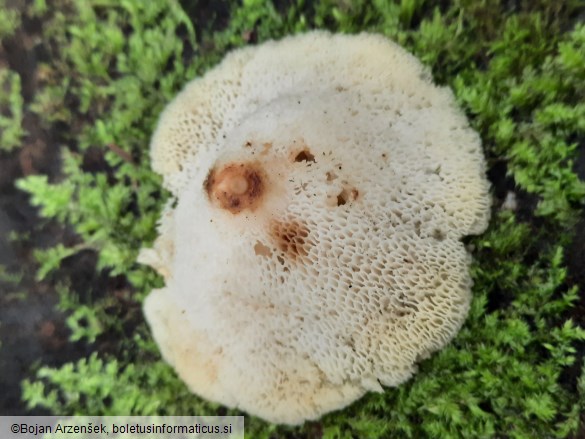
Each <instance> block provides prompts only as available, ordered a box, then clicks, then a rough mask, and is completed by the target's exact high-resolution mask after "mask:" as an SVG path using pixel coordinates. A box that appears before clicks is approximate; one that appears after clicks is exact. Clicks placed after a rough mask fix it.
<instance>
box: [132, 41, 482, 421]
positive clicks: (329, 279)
mask: <svg viewBox="0 0 585 439" xmlns="http://www.w3.org/2000/svg"><path fill="white" fill-rule="evenodd" d="M151 151H152V163H153V167H154V169H155V170H156V171H157V172H159V173H160V174H161V175H162V176H163V177H164V185H165V186H166V187H167V188H168V189H169V190H170V191H171V192H172V193H173V195H174V196H175V200H174V201H173V202H176V206H173V205H171V204H169V206H167V209H166V210H165V212H164V213H163V215H162V219H161V223H160V226H159V238H158V239H157V241H156V242H155V245H154V248H152V249H146V250H143V251H142V253H141V254H140V257H139V260H140V261H141V262H144V263H148V264H149V265H151V266H153V267H154V268H156V269H157V270H158V271H159V272H160V273H161V274H163V276H164V277H165V281H166V286H165V287H164V288H163V289H160V290H155V291H153V292H152V293H151V294H150V295H149V296H148V297H147V299H146V301H145V304H144V310H145V314H146V317H147V320H148V322H149V324H150V326H151V328H152V331H153V334H154V337H155V339H156V341H157V343H158V345H159V346H160V349H161V351H162V354H163V357H164V358H165V359H166V361H168V362H169V363H170V364H171V365H173V367H174V368H175V369H176V371H177V372H178V374H179V375H180V376H181V378H182V379H183V380H184V381H185V382H186V383H187V385H188V386H189V387H190V389H191V390H192V391H193V392H195V393H197V394H198V395H200V396H202V397H204V398H206V399H209V400H212V401H216V402H219V403H222V404H224V405H226V406H229V407H238V408H241V409H243V410H245V411H247V412H249V413H251V414H254V415H257V416H260V417H262V418H264V419H266V420H269V421H272V422H275V423H286V424H298V423H301V422H303V421H305V420H309V419H316V418H318V417H319V416H321V415H322V414H324V413H326V412H329V411H331V410H335V409H339V408H342V407H344V406H346V405H348V404H350V403H351V402H352V401H354V400H356V399H357V398H359V397H360V396H362V395H363V394H364V393H365V392H367V391H376V392H380V391H382V385H384V386H396V385H399V384H401V383H403V382H404V381H406V380H407V379H409V378H410V377H411V376H412V375H413V374H414V373H415V372H416V364H417V362H419V361H420V360H421V359H424V358H426V357H428V356H429V355H430V354H431V353H432V352H434V351H436V350H438V349H441V348H442V347H444V346H445V344H447V343H448V342H449V341H450V340H451V339H452V338H453V337H454V336H455V334H456V333H457V332H458V330H459V328H460V327H461V325H462V323H463V321H464V319H465V317H466V314H467V312H468V308H469V302H470V290H471V286H472V281H471V278H470V275H469V264H470V260H471V257H470V255H469V254H468V252H467V251H466V249H465V247H464V245H463V243H462V242H461V241H460V239H461V238H462V237H464V236H466V235H470V234H478V233H481V232H482V231H483V230H484V229H485V228H486V227H487V223H488V219H489V213H490V204H491V203H490V196H489V184H488V182H487V180H486V178H485V163H484V158H483V154H482V150H481V143H480V139H479V137H478V135H477V134H476V133H475V132H474V131H473V130H472V129H470V127H469V126H468V123H467V120H466V118H465V117H464V115H463V114H462V112H461V111H460V110H459V109H458V108H457V106H456V103H455V100H454V97H453V94H452V93H451V91H450V90H448V89H447V88H440V87H437V86H435V85H433V84H432V82H431V78H430V75H429V73H428V71H427V70H426V69H425V68H424V67H423V66H422V64H421V63H420V62H419V61H418V60H417V59H416V58H414V57H413V56H412V55H410V54H409V53H407V52H406V51H405V50H404V49H402V48H400V47H399V46H397V45H396V44H394V43H392V42H391V41H389V40H387V39H386V38H383V37H381V36H377V35H371V34H360V35H353V36H349V35H332V34H329V33H326V32H311V33H307V34H304V35H300V36H294V37H289V38H285V39H283V40H281V41H278V42H275V41H270V42H267V43H264V44H262V45H260V46H257V47H251V48H245V49H240V50H237V51H235V52H233V53H231V54H229V55H228V56H226V58H225V59H224V61H223V62H222V63H221V64H219V65H218V66H217V67H216V68H215V69H213V70H211V71H210V72H208V73H207V74H206V75H205V76H204V77H203V78H200V79H196V80H194V81H192V82H191V83H189V84H188V85H187V86H186V87H185V88H184V90H183V91H182V92H181V93H180V94H179V95H178V96H177V97H176V98H175V100H174V101H173V102H172V103H171V104H170V105H169V106H168V107H167V108H166V109H165V111H164V112H163V114H162V116H161V118H160V122H159V125H158V127H157V129H156V132H155V134H154V136H153V140H152V144H151Z"/></svg>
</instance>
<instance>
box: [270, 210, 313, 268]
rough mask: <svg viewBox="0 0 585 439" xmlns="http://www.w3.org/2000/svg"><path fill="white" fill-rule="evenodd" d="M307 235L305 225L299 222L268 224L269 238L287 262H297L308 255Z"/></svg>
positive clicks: (309, 246)
mask: <svg viewBox="0 0 585 439" xmlns="http://www.w3.org/2000/svg"><path fill="white" fill-rule="evenodd" d="M309 234H310V230H309V228H308V227H307V225H306V224H305V223H303V222H302V221H299V220H293V221H278V220H273V221H271V223H270V236H271V238H272V240H273V242H274V244H275V246H276V248H278V249H279V250H280V251H281V252H282V254H283V256H284V257H285V258H286V259H287V260H289V261H293V262H298V261H300V260H301V259H303V258H305V256H307V255H308V254H309V251H310V249H311V247H312V243H311V241H310V240H309Z"/></svg>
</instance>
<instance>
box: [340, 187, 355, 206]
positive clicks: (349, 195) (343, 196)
mask: <svg viewBox="0 0 585 439" xmlns="http://www.w3.org/2000/svg"><path fill="white" fill-rule="evenodd" d="M359 195H360V193H359V191H358V190H357V189H356V188H351V189H346V188H343V189H342V191H341V192H340V193H339V194H337V205H338V206H344V205H345V204H347V203H348V201H355V200H357V199H358V197H359Z"/></svg>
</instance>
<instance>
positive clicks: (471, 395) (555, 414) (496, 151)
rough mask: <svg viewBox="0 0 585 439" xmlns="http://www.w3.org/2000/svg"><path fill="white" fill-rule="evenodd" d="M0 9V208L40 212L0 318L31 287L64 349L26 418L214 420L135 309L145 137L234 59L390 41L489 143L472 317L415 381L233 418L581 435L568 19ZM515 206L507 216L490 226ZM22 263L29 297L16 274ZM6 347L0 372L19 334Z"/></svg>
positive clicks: (229, 5) (247, 5)
mask: <svg viewBox="0 0 585 439" xmlns="http://www.w3.org/2000/svg"><path fill="white" fill-rule="evenodd" d="M8 3H10V5H9V6H10V8H6V7H5V6H6V5H8ZM0 6H1V7H0V37H1V38H2V52H0V56H2V58H4V59H5V60H7V62H4V63H2V64H0V86H1V87H2V93H1V94H0V129H1V135H0V149H1V152H0V164H1V166H3V167H6V168H3V169H2V173H4V175H5V176H9V177H4V178H3V179H2V181H1V183H2V188H3V194H2V195H3V197H5V198H3V200H9V201H4V203H8V202H22V201H23V199H22V196H23V193H22V192H19V191H17V189H16V188H19V189H20V191H25V192H27V193H29V194H30V203H31V204H32V205H34V206H38V209H39V210H38V212H39V215H40V218H38V219H36V220H35V222H34V227H32V228H30V229H28V230H24V229H23V228H16V229H14V228H12V229H11V230H12V231H11V233H9V234H8V233H7V234H6V236H5V237H2V241H1V244H2V245H3V246H4V247H6V248H10V249H11V250H10V251H11V252H12V256H13V258H12V262H10V260H7V259H6V258H4V259H6V262H4V261H1V262H2V263H3V264H4V266H3V268H2V270H0V282H1V285H2V287H3V289H2V292H3V295H2V296H1V297H0V300H1V303H2V310H1V311H0V318H5V316H6V315H7V314H8V311H9V310H10V309H12V308H14V307H18V306H19V305H18V303H20V302H19V301H24V302H23V303H27V302H26V301H27V300H29V301H31V300H33V298H32V297H31V296H32V295H35V296H34V297H37V296H38V294H39V290H41V293H42V291H44V290H46V291H48V292H50V291H54V292H55V294H57V295H58V297H59V299H58V301H57V307H58V310H59V311H60V312H61V313H62V314H61V315H64V316H65V326H66V328H63V330H65V329H66V334H67V336H68V338H69V344H64V340H62V339H60V338H58V337H57V336H56V335H55V333H59V330H58V329H59V328H57V330H55V328H52V329H51V327H48V328H47V327H45V326H43V327H41V329H42V330H43V331H45V332H46V333H50V334H49V335H52V339H53V342H55V340H54V339H57V341H58V342H59V349H60V352H62V353H64V354H63V357H62V359H61V360H60V361H59V360H58V359H56V358H55V357H53V358H52V359H51V360H50V361H48V362H47V361H44V360H43V358H44V357H39V358H40V359H41V361H38V362H36V363H35V364H34V365H27V366H30V367H31V369H30V373H29V376H30V377H29V379H26V380H25V381H24V382H23V383H22V399H23V401H24V403H25V404H26V407H28V410H40V409H42V410H47V411H49V412H53V413H60V414H75V413H77V414H86V413H87V414H95V415H98V414H108V415H114V414H135V415H150V414H177V415H188V414H199V415H201V414H225V413H226V410H225V409H224V408H222V407H220V406H217V405H214V404H210V403H206V402H203V401H201V400H200V399H198V398H196V397H195V396H192V395H190V394H189V392H188V391H187V390H186V389H185V387H184V386H183V384H182V383H181V382H180V381H179V380H178V379H177V378H176V377H175V375H174V373H173V371H172V370H171V369H170V368H169V367H168V366H166V365H165V364H164V363H163V362H162V361H161V360H160V358H159V354H158V351H157V348H156V346H155V345H154V344H153V342H152V340H151V338H150V335H149V332H148V330H147V328H146V325H145V322H144V320H143V317H142V314H141V311H140V302H141V300H142V298H143V297H144V296H145V295H146V294H147V293H148V292H149V290H150V289H151V288H153V287H155V286H158V285H161V280H160V279H159V278H158V277H157V276H156V275H155V274H154V273H153V272H152V271H150V270H149V269H147V268H145V267H142V266H139V265H138V264H136V262H135V257H136V254H137V251H138V249H139V248H140V247H141V246H144V245H148V244H149V243H150V242H151V241H152V240H153V238H154V236H155V230H154V229H155V222H156V219H157V217H158V213H159V211H160V208H161V206H162V205H163V203H164V201H165V200H166V199H167V197H168V194H166V193H164V191H163V190H162V189H161V187H160V179H159V178H158V177H157V176H156V175H154V174H153V173H152V172H151V171H150V168H149V163H148V151H147V146H148V140H149V137H150V134H151V132H152V130H153V127H154V124H155V123H156V118H157V116H158V114H159V113H160V111H161V110H162V108H163V107H164V106H165V105H166V104H167V103H168V102H169V100H170V99H171V98H172V97H173V96H174V95H175V94H176V93H177V92H178V91H179V90H180V89H181V87H182V85H184V84H185V83H186V82H187V81H188V80H190V79H191V78H194V77H195V76H197V75H201V74H203V73H204V72H205V71H206V70H207V69H209V68H210V67H212V66H213V65H214V64H215V63H217V62H218V61H219V60H220V59H221V58H222V56H223V55H224V54H225V53H226V52H227V51H229V50H230V49H233V48H237V47H240V46H243V45H246V44H256V43H260V42H262V41H264V40H266V39H269V38H278V37H281V36H283V35H287V34H291V33H295V32H302V31H305V30H309V29H313V28H325V29H329V30H331V31H335V32H349V33H354V32H359V31H365V30H367V31H371V32H379V33H382V34H384V35H387V36H388V37H390V38H392V39H394V40H395V41H397V42H399V43H400V44H402V45H404V46H405V47H406V48H407V49H409V50H410V51H412V52H413V53H415V54H416V55H417V56H418V57H419V58H420V59H421V60H422V61H423V62H424V63H425V64H426V65H428V66H429V67H430V68H431V69H432V72H433V75H434V77H435V79H436V81H437V82H439V83H440V84H443V85H447V86H450V87H452V88H453V90H454V91H455V94H456V96H457V98H458V100H459V101H460V103H461V105H462V107H463V108H464V109H465V111H466V113H467V114H468V116H469V118H470V120H471V123H472V125H473V126H474V128H476V129H477V130H478V132H479V133H480V135H481V137H482V139H483V143H484V147H485V151H486V156H487V158H488V164H489V173H488V175H489V177H490V179H491V181H492V183H493V194H494V209H493V219H492V222H491V225H490V228H489V230H488V231H487V232H486V233H485V234H484V235H482V236H480V237H473V238H470V239H468V244H469V245H470V246H472V247H473V248H474V257H475V262H474V265H473V277H474V279H475V286H474V300H473V305H472V309H471V313H470V316H469V318H468V320H467V322H466V324H465V326H464V328H463V330H462V331H461V332H460V334H459V335H458V336H457V338H456V339H455V340H454V342H453V343H452V344H451V345H450V346H449V347H448V348H446V349H445V350H443V351H441V352H440V353H438V354H436V355H434V356H433V357H432V358H431V359H429V360H426V361H424V362H423V363H422V364H421V365H420V371H419V373H418V374H417V375H416V376H415V378H414V379H412V380H411V381H410V382H408V383H407V384H405V385H403V386H401V387H400V388H397V389H387V391H386V392H385V393H384V394H382V395H378V394H371V395H368V396H367V397H365V398H363V399H362V400H360V401H358V402H356V403H355V404H353V405H351V406H350V407H349V408H347V409H345V410H343V411H340V412H337V413H333V414H330V415H328V416H325V417H324V418H323V419H322V420H320V421H318V422H311V423H307V424H306V425H304V426H303V427H299V428H282V427H276V426H273V425H269V424H266V423H264V422H262V421H260V420H258V419H254V418H249V417H247V418H246V424H247V427H246V433H247V435H248V437H259V438H268V437H288V438H301V437H302V438H320V437H324V438H351V437H360V438H361V437H364V438H366V437H367V438H376V437H381V438H383V437H413V438H420V437H433V438H434V437H437V438H438V437H441V438H447V437H453V438H456V437H469V438H477V437H499V438H504V437H511V438H536V437H539V438H541V437H582V435H585V427H584V425H585V415H584V413H585V372H584V369H583V353H584V341H585V330H584V329H583V328H584V327H585V274H584V273H585V259H584V248H583V242H585V239H583V237H584V235H585V232H584V231H583V230H584V227H585V226H584V222H585V211H584V199H585V183H584V179H585V175H583V174H584V172H583V171H584V168H585V166H584V165H583V161H585V152H584V151H585V145H584V139H585V100H584V98H585V55H584V54H585V26H584V25H583V23H582V21H583V18H584V17H585V5H584V4H583V3H582V2H580V1H572V0H566V1H547V0H536V1H530V2H529V1H523V0H512V1H503V0H502V1H499V0H481V1H479V0H478V1H471V0H458V1H446V0H445V1H430V0H402V1H398V0H396V1H382V0H373V1H359V0H356V1H346V0H321V1H315V2H309V1H303V0H280V1H278V0H275V1H273V2H267V1H258V0H245V1H243V3H240V2H236V1H231V0H230V1H220V2H204V1H187V0H185V1H183V2H182V4H181V5H179V4H178V3H175V2H172V1H170V0H169V1H162V0H161V1H156V2H154V1H153V2H146V1H142V0H91V1H89V0H53V1H50V0H46V1H45V0H33V1H24V0H22V1H13V2H10V1H9V0H0ZM39 145H40V146H39ZM39 150H40V152H39ZM54 157H57V158H59V162H55V161H54V160H55V159H54ZM14 163H17V164H18V166H15V167H14V166H13V167H11V168H10V169H8V167H9V165H10V164H14ZM56 164H58V165H59V166H56ZM5 171H6V172H5ZM8 171H10V172H8ZM25 175H26V177H25V178H22V177H23V176H25ZM509 193H514V194H515V196H516V199H517V203H518V206H517V209H516V210H506V209H505V208H504V207H505V205H504V201H505V198H506V196H508V194H509ZM6 197H8V198H6ZM3 207H4V210H5V211H6V212H7V215H9V216H10V215H12V216H13V220H14V217H15V215H16V218H24V219H27V220H29V221H32V218H33V217H32V215H31V214H30V213H26V214H25V213H23V212H28V210H27V208H26V207H22V208H15V207H14V206H9V207H6V205H5V204H3ZM18 215H21V216H20V217H18ZM0 219H1V218H0ZM580 221H581V222H580ZM13 222H14V221H13ZM579 239H580V240H581V241H579ZM8 244H9V245H10V247H9V246H8ZM31 245H32V246H35V248H34V249H30V247H31ZM26 249H29V250H31V251H32V253H31V252H30V251H27V250H26ZM7 251H8V250H7ZM33 255H34V258H33V257H32V256H33ZM33 260H34V262H32V261H33ZM14 261H16V262H14ZM27 261H28V262H30V263H31V264H32V263H34V264H35V266H34V267H35V276H36V279H30V273H29V272H27V269H26V268H22V267H19V266H17V263H18V262H20V263H22V262H27ZM567 267H568V268H567ZM19 287H20V288H19ZM27 287H28V289H29V291H28V293H27V292H22V289H25V290H26V288H27ZM46 294H48V293H46ZM15 303H17V305H15ZM43 303H44V302H43ZM48 303H51V300H48ZM11 307H12V308H11ZM31 318H33V317H31ZM1 329H2V328H0V331H1ZM55 331H56V332H55ZM0 334H1V335H2V343H3V345H4V346H3V347H0V356H2V355H6V349H7V346H12V345H13V343H12V344H11V342H10V341H11V338H12V337H14V335H7V334H8V333H7V332H6V331H2V332H0ZM50 338H51V337H50ZM55 343H56V342H55ZM67 346H69V347H67ZM71 346H73V347H74V349H71V348H70V347H71ZM9 354H10V353H8V355H9ZM76 357H77V358H80V357H81V359H75V360H74V361H68V360H69V359H72V358H76ZM2 358H4V359H6V358H7V357H6V356H4V357H2ZM3 361H6V360H3ZM47 363H49V364H47ZM2 364H4V363H2ZM8 411H10V409H8ZM228 413H236V412H233V411H228Z"/></svg>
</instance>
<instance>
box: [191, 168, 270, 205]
mask: <svg viewBox="0 0 585 439" xmlns="http://www.w3.org/2000/svg"><path fill="white" fill-rule="evenodd" d="M203 188H204V190H205V192H207V195H208V197H209V199H210V200H211V202H212V203H215V204H216V205H218V206H219V207H220V208H222V209H225V210H227V211H229V212H231V213H232V214H234V215H235V214H238V213H240V212H242V211H243V210H250V211H254V210H256V208H258V206H260V205H261V204H262V199H263V196H264V195H265V193H266V175H265V172H264V169H263V167H262V165H261V164H260V163H259V162H244V163H242V162H236V163H228V164H227V165H224V166H221V167H220V168H213V169H212V170H211V171H210V172H209V174H208V175H207V178H206V179H205V182H204V183H203Z"/></svg>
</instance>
